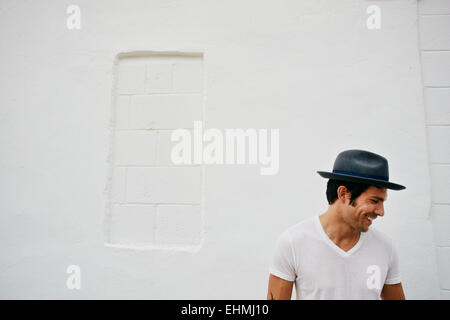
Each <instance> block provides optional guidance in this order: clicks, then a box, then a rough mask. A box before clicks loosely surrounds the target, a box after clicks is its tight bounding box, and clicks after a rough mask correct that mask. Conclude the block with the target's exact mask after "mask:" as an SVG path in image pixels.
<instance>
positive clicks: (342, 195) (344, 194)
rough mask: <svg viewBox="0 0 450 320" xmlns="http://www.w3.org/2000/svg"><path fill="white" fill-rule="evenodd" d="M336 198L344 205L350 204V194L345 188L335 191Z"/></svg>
mask: <svg viewBox="0 0 450 320" xmlns="http://www.w3.org/2000/svg"><path fill="white" fill-rule="evenodd" d="M337 196H338V199H339V201H341V202H342V203H345V204H349V203H350V198H351V193H350V191H348V189H347V188H346V187H345V186H339V188H338V189H337Z"/></svg>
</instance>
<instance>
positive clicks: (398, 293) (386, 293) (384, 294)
mask: <svg viewBox="0 0 450 320" xmlns="http://www.w3.org/2000/svg"><path fill="white" fill-rule="evenodd" d="M381 299H383V300H405V294H404V293H403V287H402V284H401V283H396V284H385V285H384V286H383V290H382V291H381Z"/></svg>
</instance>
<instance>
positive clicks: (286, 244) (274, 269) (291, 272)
mask: <svg viewBox="0 0 450 320" xmlns="http://www.w3.org/2000/svg"><path fill="white" fill-rule="evenodd" d="M270 273H271V274H273V275H274V276H277V277H279V278H281V279H284V280H287V281H294V280H295V279H296V273H295V262H294V255H293V249H292V241H291V237H290V235H289V232H288V231H287V230H286V231H285V232H284V233H282V234H281V236H280V237H279V238H278V240H277V243H276V246H275V252H274V254H273V258H272V264H271V266H270Z"/></svg>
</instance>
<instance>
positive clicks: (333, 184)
mask: <svg viewBox="0 0 450 320" xmlns="http://www.w3.org/2000/svg"><path fill="white" fill-rule="evenodd" d="M339 186H344V187H346V188H347V189H348V191H350V193H351V197H350V204H351V205H353V204H354V201H355V199H356V198H358V197H359V196H360V195H361V193H363V192H364V191H366V190H367V189H368V188H369V187H370V185H368V184H362V183H357V182H349V181H342V180H334V179H330V180H328V183H327V200H328V203H329V204H333V203H334V202H335V201H336V200H337V198H338V195H337V189H338V188H339Z"/></svg>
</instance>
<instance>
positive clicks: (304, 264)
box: [270, 216, 400, 300]
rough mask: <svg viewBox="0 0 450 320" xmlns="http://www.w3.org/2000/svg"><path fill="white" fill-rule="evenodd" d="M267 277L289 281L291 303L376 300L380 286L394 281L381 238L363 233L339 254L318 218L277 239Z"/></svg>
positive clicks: (394, 264) (394, 266) (395, 267)
mask: <svg viewBox="0 0 450 320" xmlns="http://www.w3.org/2000/svg"><path fill="white" fill-rule="evenodd" d="M270 273H271V274H273V275H275V276H277V277H280V278H282V279H284V280H288V281H295V288H296V294H297V299H327V300H331V299H374V300H377V299H378V300H379V299H380V293H381V290H382V289H383V285H384V284H396V283H399V282H400V271H399V264H398V255H397V251H396V249H395V246H394V244H393V242H392V240H391V239H390V238H389V237H388V236H387V235H386V234H384V233H382V232H381V231H379V230H376V229H373V227H372V228H369V230H368V231H367V232H361V235H360V237H359V240H358V242H357V244H356V245H355V246H354V247H353V248H351V249H350V250H349V251H344V250H342V249H341V248H339V247H338V246H337V245H336V244H335V243H334V242H333V241H332V240H331V239H330V238H329V237H328V235H327V234H326V233H325V231H324V230H323V227H322V225H321V223H320V220H319V216H314V217H311V218H309V219H307V220H304V221H302V222H299V223H297V224H296V225H294V226H292V227H290V228H288V229H287V230H286V231H284V232H283V233H282V234H281V236H280V237H279V239H278V241H277V245H276V250H275V254H274V256H273V261H272V265H271V266H270Z"/></svg>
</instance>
